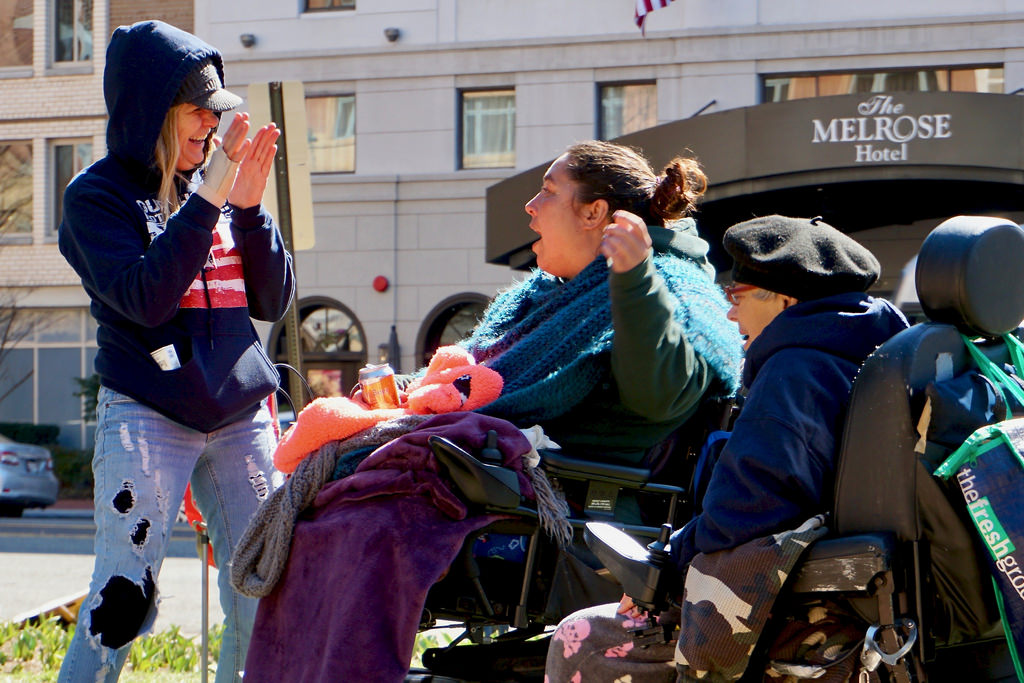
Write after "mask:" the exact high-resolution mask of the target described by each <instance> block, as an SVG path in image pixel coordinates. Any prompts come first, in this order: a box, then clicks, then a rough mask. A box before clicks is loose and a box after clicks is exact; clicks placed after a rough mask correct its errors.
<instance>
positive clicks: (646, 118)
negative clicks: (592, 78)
mask: <svg viewBox="0 0 1024 683" xmlns="http://www.w3.org/2000/svg"><path fill="white" fill-rule="evenodd" d="M599 98H600V109H599V110H598V129H597V134H598V137H600V138H601V139H602V140H612V139H614V138H617V137H619V136H620V135H625V134H626V133H632V132H634V131H638V130H643V129H644V128H650V127H651V126H653V125H655V124H657V123H658V91H657V86H655V85H654V83H624V84H621V85H602V86H601V87H600V89H599Z"/></svg>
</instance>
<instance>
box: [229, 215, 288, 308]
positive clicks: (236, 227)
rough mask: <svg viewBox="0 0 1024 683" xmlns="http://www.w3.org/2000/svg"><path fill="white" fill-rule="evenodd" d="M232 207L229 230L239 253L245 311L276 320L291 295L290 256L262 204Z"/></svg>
mask: <svg viewBox="0 0 1024 683" xmlns="http://www.w3.org/2000/svg"><path fill="white" fill-rule="evenodd" d="M232 209H233V210H232V214H231V233H232V235H233V236H234V239H235V245H236V246H237V247H238V248H239V250H240V251H241V253H242V268H243V271H244V273H245V295H246V299H247V300H248V301H249V314H250V315H251V316H252V317H253V318H256V319H257V320H265V321H267V322H276V321H278V320H280V319H281V318H283V317H284V314H285V312H287V310H288V305H289V304H290V303H291V300H292V297H293V296H294V295H295V273H294V268H293V266H292V255H291V254H289V253H288V250H287V249H285V245H284V239H283V238H282V237H281V231H280V230H278V228H277V224H276V223H275V222H274V219H273V217H272V216H271V215H270V214H269V213H267V212H266V211H265V210H264V209H263V207H262V205H257V206H253V207H250V208H247V209H237V208H234V207H232Z"/></svg>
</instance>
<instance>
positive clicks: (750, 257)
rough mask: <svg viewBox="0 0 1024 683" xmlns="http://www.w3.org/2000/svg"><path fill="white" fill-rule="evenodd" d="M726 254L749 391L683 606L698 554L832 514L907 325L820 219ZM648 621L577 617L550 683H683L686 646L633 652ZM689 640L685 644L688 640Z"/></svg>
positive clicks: (693, 543)
mask: <svg viewBox="0 0 1024 683" xmlns="http://www.w3.org/2000/svg"><path fill="white" fill-rule="evenodd" d="M724 244H725V248H726V250H727V251H728V252H729V254H730V255H731V256H732V257H733V259H734V266H733V281H734V284H733V285H732V286H731V287H729V288H727V294H728V297H729V301H730V303H731V304H732V307H731V308H730V309H729V318H730V319H732V320H735V321H736V322H737V323H738V325H739V329H740V333H741V334H743V335H744V336H745V344H744V347H745V348H746V350H747V354H746V361H745V364H744V368H743V382H744V385H745V386H746V387H747V388H748V393H747V399H746V401H745V403H744V406H743V411H742V412H741V413H740V415H739V417H738V418H737V420H736V422H735V424H734V427H733V431H732V434H731V435H730V437H729V439H728V440H727V441H726V442H725V446H724V448H723V450H722V452H721V455H720V457H719V459H718V461H717V463H715V466H714V468H713V470H712V474H711V475H710V481H709V483H708V485H707V490H706V493H705V495H704V497H703V500H702V501H698V504H699V506H700V508H701V509H700V511H699V513H698V514H697V515H696V516H695V518H694V519H693V520H691V521H690V522H689V523H688V524H686V525H685V526H684V527H683V528H682V529H680V530H679V531H678V532H676V533H675V534H674V535H673V536H672V539H671V559H672V561H673V562H674V563H675V565H676V567H677V570H678V571H677V572H675V573H674V575H675V576H676V578H677V579H678V585H677V586H676V587H675V588H673V589H672V591H671V594H673V595H675V596H676V597H678V596H679V595H681V594H682V577H683V575H684V573H685V571H686V569H687V566H688V565H689V563H690V562H691V560H692V559H693V558H694V557H695V556H696V555H697V554H698V553H714V552H716V551H722V550H727V549H733V548H738V547H740V546H742V545H743V544H746V543H748V542H750V541H754V540H755V539H760V538H763V537H766V536H769V535H771V534H777V533H780V532H783V531H787V530H790V529H793V528H794V527H797V526H798V525H800V524H801V523H802V522H804V521H805V520H807V519H808V518H809V517H812V516H813V515H816V514H819V513H822V512H825V510H826V506H827V503H826V501H825V500H824V498H825V496H827V495H828V492H829V491H830V490H831V484H832V480H833V477H834V473H835V461H834V458H835V454H836V452H837V448H838V443H837V436H838V434H839V430H840V428H841V426H842V421H843V418H844V415H845V411H846V407H847V405H848V402H849V394H850V389H851V386H852V383H853V378H854V376H855V375H856V373H857V370H858V368H859V366H860V365H861V363H862V362H863V361H864V359H865V358H867V356H868V355H869V354H870V353H871V352H872V351H873V350H874V349H875V348H876V347H877V346H878V345H880V344H881V343H882V342H883V341H885V340H886V339H888V338H889V337H891V336H892V335H894V334H896V333H897V332H899V331H900V330H903V329H905V328H906V327H907V322H906V320H905V318H904V317H903V315H902V314H901V313H900V312H899V311H898V310H896V309H895V308H894V307H893V306H892V305H891V304H890V303H889V302H888V301H885V300H883V299H876V298H873V297H871V296H869V295H867V294H866V293H865V292H866V290H867V289H868V287H870V286H871V284H872V283H874V282H875V280H876V279H877V278H878V276H879V270H880V268H879V264H878V261H877V260H876V259H875V257H874V256H873V255H872V254H871V253H870V252H869V251H868V250H867V249H865V248H864V247H863V246H861V245H860V244H858V243H857V242H855V241H854V240H853V239H851V238H850V237H848V236H846V235H845V234H843V233H842V232H840V231H838V230H836V229H835V228H832V227H831V226H829V225H826V224H825V223H823V222H822V221H821V219H820V218H814V219H810V220H807V219H796V218H787V217H782V216H769V217H765V218H756V219H753V220H750V221H746V222H744V223H740V224H738V225H734V226H733V227H731V228H730V229H729V230H727V231H726V233H725V237H724ZM748 570H749V571H753V570H752V568H749V567H748ZM747 578H748V579H749V578H750V577H747ZM716 580H721V578H718V577H716ZM751 584H753V581H752V580H751V581H750V583H748V584H746V585H751ZM730 588H731V589H734V590H735V592H736V593H737V594H739V595H740V596H741V597H742V590H741V588H739V587H737V586H735V585H733V586H730ZM748 590H749V589H748ZM640 619H641V615H640V614H639V612H638V610H637V609H636V607H635V606H634V605H633V604H632V601H631V600H630V599H629V598H627V597H624V598H623V601H622V602H621V603H620V604H618V605H615V604H611V605H604V606H600V607H594V608H589V609H586V610H583V611H580V612H577V613H575V614H573V615H570V616H569V617H567V618H566V619H565V620H563V622H562V623H561V624H560V625H559V627H558V630H557V631H556V633H555V635H554V636H553V639H552V644H551V647H550V649H549V651H548V659H547V670H546V672H547V680H548V682H549V683H560V682H562V681H580V680H582V681H588V682H589V681H609V682H610V681H613V680H621V678H622V677H624V676H632V678H631V679H628V680H631V681H632V683H645V682H647V681H674V680H676V668H675V666H674V663H675V662H678V661H679V659H678V658H676V657H675V656H674V655H675V651H676V643H675V642H668V643H663V644H659V645H653V646H649V647H646V648H639V647H637V648H634V641H633V638H632V636H631V634H630V632H629V631H628V629H631V628H633V627H635V626H636V624H637V622H638V620H640ZM677 636H678V639H679V644H680V645H682V644H684V643H685V641H686V638H687V634H686V633H678V632H677ZM694 636H695V634H691V637H694ZM740 673H742V669H740Z"/></svg>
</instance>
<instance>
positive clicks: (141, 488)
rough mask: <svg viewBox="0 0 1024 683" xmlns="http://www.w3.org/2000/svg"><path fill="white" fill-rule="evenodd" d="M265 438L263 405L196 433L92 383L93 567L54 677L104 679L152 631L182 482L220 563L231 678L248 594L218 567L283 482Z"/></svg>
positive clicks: (239, 657) (249, 606) (223, 669)
mask: <svg viewBox="0 0 1024 683" xmlns="http://www.w3.org/2000/svg"><path fill="white" fill-rule="evenodd" d="M275 444H276V442H275V440H274V432H273V426H272V421H271V416H270V412H269V411H268V409H267V407H266V405H265V404H264V405H263V406H261V407H260V409H259V411H257V412H256V414H255V415H253V416H252V417H249V418H246V419H242V420H239V421H238V422H235V423H233V424H230V425H228V426H227V427H224V428H222V429H218V430H217V431H214V432H211V433H209V434H204V433H202V432H197V431H195V430H192V429H189V428H188V427H185V426H183V425H180V424H178V423H177V422H174V421H173V420H170V419H168V418H166V417H164V416H163V415H161V414H159V413H157V412H156V411H154V410H152V409H151V408H148V407H146V406H144V405H142V404H140V403H138V402H136V401H134V400H133V399H131V398H129V397H127V396H125V395H123V394H120V393H118V392H116V391H113V390H111V389H108V388H106V387H101V388H100V392H99V405H98V409H97V427H96V450H95V453H94V455H93V462H92V469H93V476H94V477H95V480H96V484H95V489H94V496H93V498H94V503H95V512H94V515H95V522H96V542H95V552H96V565H95V568H94V569H93V575H92V581H91V583H90V585H89V595H88V597H87V598H86V599H85V602H84V603H82V608H81V611H80V613H79V620H78V625H77V627H76V629H75V635H74V638H73V639H72V641H71V644H70V646H69V647H68V651H67V655H66V656H65V658H64V663H63V666H62V667H61V671H60V678H59V679H58V680H59V681H60V682H61V683H78V682H79V681H88V682H89V683H93V682H94V681H97V682H100V681H107V682H109V683H113V682H114V681H116V680H117V678H118V676H119V675H120V672H121V667H122V666H124V662H125V660H126V659H127V657H128V652H129V650H130V648H131V643H132V640H133V639H134V638H135V636H137V635H139V634H142V633H146V632H148V631H149V630H150V629H151V628H152V626H153V622H154V620H155V619H156V612H157V604H158V602H159V600H158V591H157V586H156V582H157V577H158V576H159V574H160V566H161V564H162V563H163V560H164V555H165V553H166V551H167V542H168V539H169V538H170V534H171V529H172V527H173V525H174V522H175V519H176V517H177V514H178V509H179V506H180V504H181V501H182V498H183V496H184V493H185V486H186V484H188V483H189V482H191V484H192V495H193V497H194V498H195V500H196V502H197V503H198V506H199V509H200V511H201V512H202V514H203V518H204V520H205V521H206V524H207V529H208V533H209V536H210V541H211V543H212V544H213V552H214V559H215V560H216V562H217V566H218V567H219V568H221V571H219V572H218V577H217V583H218V588H219V590H220V604H221V607H222V608H223V610H224V637H223V643H222V646H221V653H220V660H219V662H218V666H217V677H216V683H227V682H228V681H238V680H239V677H240V674H241V671H242V669H243V666H244V664H245V655H246V651H247V650H248V645H249V637H250V635H251V633H252V625H253V620H254V618H255V615H256V600H255V599H252V598H247V597H244V596H241V595H239V594H238V593H236V592H235V591H234V590H233V589H232V588H231V585H230V583H229V574H230V572H229V571H228V570H227V566H228V562H229V561H230V559H231V552H232V550H233V549H234V547H235V544H236V543H237V541H238V538H239V537H240V536H241V535H242V532H244V531H245V528H246V526H247V524H248V522H249V518H250V517H251V516H252V514H253V513H254V512H255V511H256V508H257V506H258V505H259V504H260V503H261V502H262V501H263V500H265V499H266V497H267V496H268V495H270V493H271V492H272V491H273V489H274V488H276V487H277V485H279V484H280V483H281V481H282V479H283V477H282V475H281V474H280V473H278V472H276V470H274V469H273V464H272V461H271V456H272V454H273V450H274V446H275ZM197 571H198V570H197ZM197 590H198V582H197Z"/></svg>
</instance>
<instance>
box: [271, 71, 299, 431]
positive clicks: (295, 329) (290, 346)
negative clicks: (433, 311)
mask: <svg viewBox="0 0 1024 683" xmlns="http://www.w3.org/2000/svg"><path fill="white" fill-rule="evenodd" d="M269 95H270V120H271V121H273V122H274V123H276V124H277V127H278V128H280V129H281V131H282V133H283V132H284V130H285V120H284V97H283V88H282V85H281V82H280V81H272V82H271V83H270V88H269ZM303 134H304V133H303ZM274 183H275V185H276V187H277V213H278V215H277V216H274V218H276V219H277V225H278V227H279V228H280V229H281V236H282V237H283V238H284V245H285V247H286V248H287V249H288V251H289V252H291V254H292V255H293V256H294V255H295V249H294V248H293V244H294V241H293V239H292V201H291V193H290V192H289V189H288V136H287V135H281V137H280V138H278V140H277V155H276V156H275V157H274ZM294 266H295V262H294V261H293V262H292V267H293V268H294ZM298 302H299V295H298V276H297V275H296V290H295V298H294V299H293V300H292V305H291V306H289V307H288V312H287V313H285V316H284V326H285V342H286V344H287V351H288V353H287V356H288V364H289V365H291V366H292V367H293V368H295V370H296V371H297V372H298V374H299V375H300V376H301V375H302V374H303V373H302V351H301V349H300V348H299V309H298ZM288 393H289V395H290V396H291V399H292V403H293V405H294V408H295V414H296V415H298V414H299V411H300V410H302V408H303V407H304V406H305V405H306V395H305V394H304V393H303V385H302V381H301V380H300V378H299V377H298V376H296V374H295V373H292V372H289V373H288Z"/></svg>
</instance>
